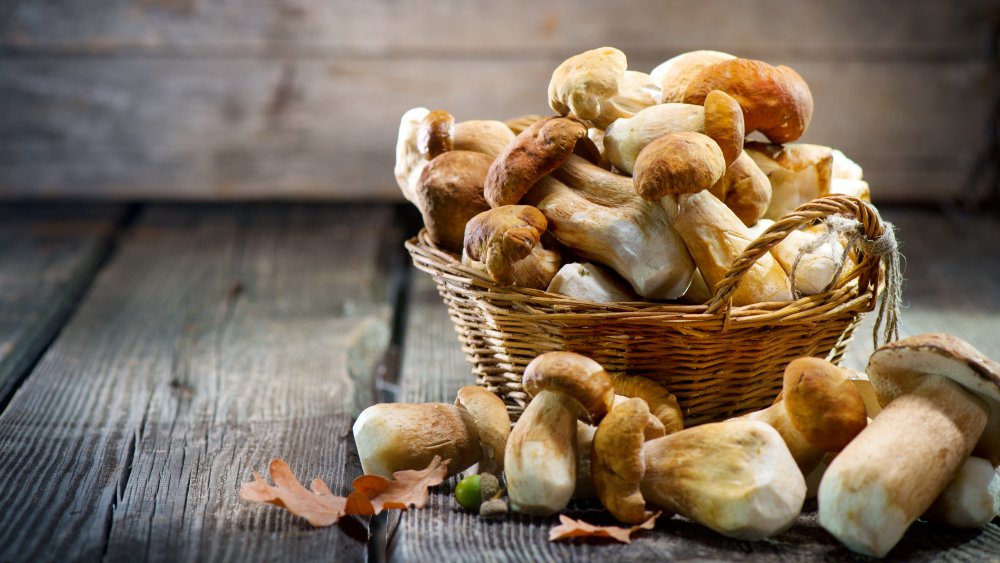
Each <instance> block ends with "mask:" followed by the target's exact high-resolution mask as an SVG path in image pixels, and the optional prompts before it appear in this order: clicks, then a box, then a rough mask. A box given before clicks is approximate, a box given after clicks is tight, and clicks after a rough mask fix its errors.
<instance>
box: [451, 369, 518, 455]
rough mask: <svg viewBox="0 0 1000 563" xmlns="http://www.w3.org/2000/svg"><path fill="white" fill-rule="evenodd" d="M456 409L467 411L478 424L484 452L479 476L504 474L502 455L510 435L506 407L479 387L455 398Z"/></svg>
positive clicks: (459, 393)
mask: <svg viewBox="0 0 1000 563" xmlns="http://www.w3.org/2000/svg"><path fill="white" fill-rule="evenodd" d="M455 406H457V407H460V408H463V409H465V410H466V411H468V412H469V414H471V415H472V418H473V420H475V422H476V430H477V431H479V445H480V447H482V448H483V459H482V461H480V462H479V470H480V472H483V471H486V472H489V473H493V474H498V473H499V472H500V471H502V470H503V455H504V450H505V449H506V447H507V436H509V435H510V415H509V414H508V413H507V405H505V404H504V402H503V400H502V399H501V398H500V397H497V396H496V394H494V393H491V392H490V391H487V390H486V389H484V388H482V387H479V386H478V385H466V386H465V387H462V388H461V389H459V390H458V394H457V395H455Z"/></svg>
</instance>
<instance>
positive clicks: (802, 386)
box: [781, 357, 868, 452]
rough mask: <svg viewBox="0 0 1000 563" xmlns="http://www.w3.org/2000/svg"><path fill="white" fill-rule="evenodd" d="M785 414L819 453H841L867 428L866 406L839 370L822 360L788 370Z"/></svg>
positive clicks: (791, 365) (795, 362)
mask: <svg viewBox="0 0 1000 563" xmlns="http://www.w3.org/2000/svg"><path fill="white" fill-rule="evenodd" d="M781 395H782V400H783V401H784V403H785V412H786V413H787V414H788V418H789V420H790V421H791V423H792V426H793V427H794V428H795V429H796V430H798V431H799V433H801V434H802V435H803V436H804V437H805V439H806V440H807V441H808V442H809V443H810V444H812V446H813V447H814V448H816V449H819V450H822V451H824V452H836V451H840V450H842V449H843V448H844V446H846V445H847V444H848V443H849V442H850V441H851V440H853V439H854V437H855V436H857V435H858V433H859V432H861V431H862V430H864V428H865V426H866V425H867V424H868V418H867V413H866V411H865V402H864V401H863V400H862V398H861V394H860V393H858V390H857V388H856V387H855V386H854V384H853V383H852V382H851V381H850V379H849V378H848V377H847V374H846V373H844V372H843V371H842V370H841V369H840V368H839V367H837V366H835V365H833V364H832V363H830V362H828V361H826V360H821V359H819V358H808V357H807V358H798V359H796V360H793V361H792V362H791V363H789V364H788V366H787V367H786V368H785V378H784V384H783V387H782V393H781Z"/></svg>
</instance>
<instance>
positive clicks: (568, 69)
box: [549, 47, 628, 119]
mask: <svg viewBox="0 0 1000 563" xmlns="http://www.w3.org/2000/svg"><path fill="white" fill-rule="evenodd" d="M627 67H628V60H627V59H626V58H625V53H623V52H621V51H619V50H618V49H615V48H614V47H599V48H597V49H592V50H590V51H585V52H583V53H580V54H578V55H574V56H572V57H570V58H568V59H566V60H565V61H563V62H562V63H561V64H560V65H559V66H558V67H556V69H555V70H554V71H553V72H552V79H551V80H550V81H549V107H551V108H552V110H553V111H555V112H556V113H558V114H559V115H566V114H573V115H574V116H576V117H578V118H580V119H597V117H598V116H600V115H601V103H602V102H604V101H606V100H610V99H611V98H613V97H615V96H617V95H618V93H619V92H620V91H621V87H622V81H623V80H624V77H625V69H626V68H627Z"/></svg>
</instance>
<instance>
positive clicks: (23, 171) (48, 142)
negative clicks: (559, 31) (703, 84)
mask: <svg viewBox="0 0 1000 563" xmlns="http://www.w3.org/2000/svg"><path fill="white" fill-rule="evenodd" d="M670 54H673V52H664V54H663V55H662V56H649V55H646V56H642V57H633V60H632V64H633V66H634V67H635V68H639V69H645V70H650V69H651V68H652V67H653V66H654V65H656V64H657V63H659V62H660V61H661V60H662V59H663V58H666V57H667V56H669V55H670ZM560 61H561V58H560V57H558V56H547V57H545V56H543V57H531V58H517V57H514V58H509V57H502V58H476V57H469V58H447V59H439V58H424V59H421V58H390V59H385V58H370V59H367V60H358V59H354V58H351V57H346V56H345V57H336V58H331V59H324V58H322V57H320V58H302V59H284V60H283V59H270V58H255V57H236V58H230V57H219V58H187V57H181V58H174V57H166V58H163V57H93V58H82V59H81V58H75V57H62V56H59V57H52V56H40V57H27V58H13V59H12V58H0V91H3V92H4V95H3V96H2V97H0V132H3V135H0V198H10V197H22V196H33V197H55V196H60V195H66V194H69V193H72V194H76V195H80V196H90V197H119V198H120V197H126V198H146V197H157V198H185V199H190V198H194V199H226V198H255V197H257V198H260V197H283V198H302V197H312V198H329V199H369V200H398V199H399V198H400V197H401V195H400V193H399V188H398V187H397V186H396V184H395V181H394V179H393V176H392V167H393V160H394V147H395V139H396V133H397V129H398V124H399V118H400V116H401V115H402V114H403V112H405V111H406V110H407V109H409V108H411V107H414V106H421V105H423V106H428V107H431V108H444V109H448V110H449V111H451V112H452V113H453V114H455V115H456V117H457V118H458V119H459V120H464V119H474V118H500V119H505V118H508V117H512V116H516V115H520V114H525V113H549V112H550V110H549V109H548V107H547V98H546V94H545V87H546V84H548V80H549V77H550V75H551V72H552V69H553V68H555V67H556V65H558V63H559V62H560ZM771 61H772V62H776V63H777V62H780V63H784V64H788V65H790V66H792V67H794V68H796V69H797V70H798V71H799V72H800V73H801V74H802V75H803V76H804V77H805V79H806V80H807V81H808V82H809V84H810V85H811V88H812V91H813V95H814V97H815V101H816V111H815V115H814V118H813V123H812V125H811V126H810V129H809V130H808V131H807V133H806V136H805V137H804V138H803V141H807V142H814V143H819V144H827V145H832V146H835V147H838V148H840V149H842V150H843V151H844V152H845V153H846V154H847V155H848V156H851V157H852V158H854V159H856V160H857V161H858V162H859V163H860V164H861V165H862V166H863V167H864V168H865V172H866V179H868V181H869V183H870V184H871V186H872V191H873V193H874V195H875V197H876V199H877V200H879V201H900V200H906V201H918V200H941V199H944V198H949V197H953V196H955V195H956V194H957V193H958V191H959V189H960V187H961V185H962V183H963V181H964V178H965V177H966V174H967V171H968V170H969V169H970V167H971V165H972V163H973V160H974V158H975V157H976V156H977V153H978V150H979V149H978V147H983V146H985V142H986V138H987V129H988V127H987V115H988V107H987V90H986V72H987V67H986V65H985V63H983V62H981V61H977V60H972V59H970V60H960V61H957V60H944V61H940V60H926V61H924V60H904V61H894V60H872V61H868V60H865V61H850V60H845V61H831V60H815V59H810V58H807V57H802V56H797V55H783V56H780V57H777V58H774V59H771Z"/></svg>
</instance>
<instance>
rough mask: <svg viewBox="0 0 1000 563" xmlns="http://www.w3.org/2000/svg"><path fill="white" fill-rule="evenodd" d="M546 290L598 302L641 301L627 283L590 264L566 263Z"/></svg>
mask: <svg viewBox="0 0 1000 563" xmlns="http://www.w3.org/2000/svg"><path fill="white" fill-rule="evenodd" d="M545 291H548V292H549V293H558V294H560V295H565V296H567V297H572V298H574V299H580V300H582V301H592V302H595V303H608V302H614V301H638V300H639V296H637V295H636V294H635V292H634V291H632V288H631V287H630V286H629V285H628V283H627V282H625V280H623V279H622V278H621V277H619V276H618V275H616V274H614V273H611V272H608V271H607V270H605V269H604V268H601V267H600V266H597V265H596V264H591V263H589V262H584V263H579V262H572V263H570V264H564V265H563V267H562V268H560V269H559V271H558V272H556V275H555V276H554V277H553V278H552V281H550V282H549V287H548V288H547V289H546V290H545Z"/></svg>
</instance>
